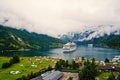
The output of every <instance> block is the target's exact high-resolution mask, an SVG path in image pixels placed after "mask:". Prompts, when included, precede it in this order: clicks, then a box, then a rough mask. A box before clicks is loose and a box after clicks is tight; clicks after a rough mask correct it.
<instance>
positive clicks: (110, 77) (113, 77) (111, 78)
mask: <svg viewBox="0 0 120 80" xmlns="http://www.w3.org/2000/svg"><path fill="white" fill-rule="evenodd" d="M107 80H116V79H115V76H114V74H113V73H111V74H110V76H109V78H108V79H107Z"/></svg>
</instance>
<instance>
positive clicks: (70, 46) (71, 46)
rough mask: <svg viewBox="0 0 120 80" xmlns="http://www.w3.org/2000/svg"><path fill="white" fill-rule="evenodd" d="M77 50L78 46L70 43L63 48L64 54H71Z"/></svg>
mask: <svg viewBox="0 0 120 80" xmlns="http://www.w3.org/2000/svg"><path fill="white" fill-rule="evenodd" d="M76 49H77V47H76V44H75V43H74V42H68V43H66V44H65V45H64V46H63V52H64V53H69V52H73V51H75V50H76Z"/></svg>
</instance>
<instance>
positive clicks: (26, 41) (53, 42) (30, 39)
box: [0, 25, 63, 50]
mask: <svg viewBox="0 0 120 80" xmlns="http://www.w3.org/2000/svg"><path fill="white" fill-rule="evenodd" d="M62 44H63V41H61V40H59V39H56V38H53V37H50V36H48V35H44V34H37V33H34V32H32V33H30V32H28V31H26V30H24V29H20V30H18V29H15V28H10V27H6V26H3V25H0V50H24V49H49V48H51V47H60V46H61V45H62Z"/></svg>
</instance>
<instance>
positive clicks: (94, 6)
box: [0, 0, 120, 37]
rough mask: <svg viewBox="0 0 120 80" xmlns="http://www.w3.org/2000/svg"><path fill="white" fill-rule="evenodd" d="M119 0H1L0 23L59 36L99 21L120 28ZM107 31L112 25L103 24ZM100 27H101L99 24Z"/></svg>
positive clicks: (93, 25) (91, 25)
mask: <svg viewBox="0 0 120 80" xmlns="http://www.w3.org/2000/svg"><path fill="white" fill-rule="evenodd" d="M119 3H120V1H119V0H44V1H43V0H0V24H3V25H6V26H11V27H14V28H18V29H19V28H24V29H27V30H28V31H31V32H37V33H42V34H48V35H51V36H55V37H56V36H57V35H59V34H65V33H67V32H76V31H77V32H81V31H83V30H85V29H88V28H89V27H90V28H89V29H91V28H94V27H98V26H99V25H114V26H115V27H114V26H113V27H112V30H116V29H120V26H119V25H120V22H119V21H120V5H119ZM104 27H105V28H104V31H105V32H107V33H110V32H111V28H108V27H106V26H104ZM98 28H99V27H98Z"/></svg>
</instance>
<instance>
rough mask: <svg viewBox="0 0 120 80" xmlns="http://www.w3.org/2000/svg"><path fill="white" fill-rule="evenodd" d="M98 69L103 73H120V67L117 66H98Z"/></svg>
mask: <svg viewBox="0 0 120 80" xmlns="http://www.w3.org/2000/svg"><path fill="white" fill-rule="evenodd" d="M97 69H98V70H101V71H113V72H120V67H117V66H115V65H105V66H98V67H97Z"/></svg>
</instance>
